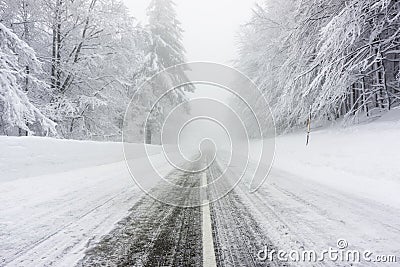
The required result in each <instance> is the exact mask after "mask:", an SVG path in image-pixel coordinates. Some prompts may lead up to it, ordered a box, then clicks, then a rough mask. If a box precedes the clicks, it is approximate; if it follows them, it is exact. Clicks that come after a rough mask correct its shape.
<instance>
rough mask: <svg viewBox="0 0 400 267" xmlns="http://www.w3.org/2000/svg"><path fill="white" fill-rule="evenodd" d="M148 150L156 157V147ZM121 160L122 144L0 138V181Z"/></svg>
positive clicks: (37, 138)
mask: <svg viewBox="0 0 400 267" xmlns="http://www.w3.org/2000/svg"><path fill="white" fill-rule="evenodd" d="M131 146H132V149H135V146H138V145H136V144H132V145H131ZM148 151H149V153H151V154H157V153H160V148H159V147H157V146H149V149H148ZM123 160H124V155H123V146H122V143H112V142H104V143H100V142H88V141H71V140H59V139H53V138H41V137H6V136H0V182H2V181H3V182H4V181H9V180H14V179H20V178H29V177H35V176H39V175H44V174H50V173H58V172H65V171H70V170H73V169H79V168H86V167H90V166H99V165H104V164H109V163H114V162H120V161H123Z"/></svg>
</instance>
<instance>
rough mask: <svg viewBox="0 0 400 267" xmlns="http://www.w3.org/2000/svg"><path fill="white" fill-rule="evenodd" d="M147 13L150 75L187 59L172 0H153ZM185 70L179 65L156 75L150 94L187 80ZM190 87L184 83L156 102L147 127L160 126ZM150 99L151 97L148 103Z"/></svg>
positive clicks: (191, 88) (151, 129) (184, 98)
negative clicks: (165, 72)
mask: <svg viewBox="0 0 400 267" xmlns="http://www.w3.org/2000/svg"><path fill="white" fill-rule="evenodd" d="M147 15H148V16H149V25H148V30H149V32H150V33H151V36H152V42H151V44H150V46H149V57H148V58H149V62H148V68H149V69H148V72H149V73H150V74H151V76H152V75H155V74H157V73H159V72H161V71H163V70H165V69H167V68H169V67H173V66H176V65H180V64H184V63H185V62H186V57H185V54H186V51H185V48H184V46H183V29H182V28H181V23H180V22H179V20H178V19H177V14H176V11H175V3H174V2H173V1H172V0H152V1H151V3H150V6H149V7H148V13H147ZM185 70H186V69H185V68H181V69H180V71H179V72H178V73H175V74H163V75H161V76H159V77H158V79H157V82H156V84H153V85H152V87H153V88H152V91H153V92H152V93H151V95H152V96H155V97H159V96H161V95H162V94H163V93H165V92H163V91H165V89H168V90H169V89H173V88H172V86H173V85H174V84H184V83H187V82H188V78H187V77H186V75H185V73H184V71H185ZM160 90H161V91H160ZM193 90H194V86H193V85H185V86H182V87H180V88H176V89H175V90H172V91H171V92H170V93H168V94H167V95H166V97H165V99H163V100H162V101H160V103H159V105H157V107H156V108H154V109H153V110H152V114H151V116H150V124H151V126H149V125H147V127H146V128H147V131H153V132H154V131H157V130H159V127H160V126H161V124H162V121H163V120H164V119H165V115H166V114H167V113H168V111H169V110H170V109H171V108H172V107H175V106H176V105H177V104H180V103H183V102H185V101H186V96H185V93H184V91H193ZM148 93H149V92H148ZM153 100H154V99H153ZM152 102H153V101H150V103H152ZM153 104H154V103H153ZM149 108H150V109H151V108H152V107H149ZM146 135H147V136H148V139H150V138H151V137H150V134H149V133H146Z"/></svg>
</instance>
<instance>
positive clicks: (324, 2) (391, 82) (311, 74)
mask: <svg viewBox="0 0 400 267" xmlns="http://www.w3.org/2000/svg"><path fill="white" fill-rule="evenodd" d="M236 65H237V67H238V68H239V69H240V70H241V71H243V72H244V73H245V74H247V75H248V76H249V77H250V78H251V79H253V80H254V81H255V83H256V84H257V85H258V86H259V87H260V88H261V90H262V92H263V93H264V95H265V96H266V98H267V99H268V100H269V103H270V104H271V109H272V113H273V115H274V118H275V123H276V126H277V128H278V130H279V131H286V130H289V129H292V128H294V127H302V126H303V125H304V123H305V122H307V120H308V118H309V117H310V115H311V118H312V120H313V121H314V122H315V123H318V124H320V123H326V122H329V121H341V122H342V123H344V125H348V124H353V123H358V122H360V121H365V120H368V119H369V118H374V117H376V116H379V115H380V114H383V113H384V112H386V111H388V110H390V109H393V108H395V107H398V106H399V104H400V71H399V67H400V2H399V1H397V0H286V1H281V0H268V1H265V0H264V1H263V3H260V4H259V5H257V7H256V8H255V9H254V12H253V17H252V19H251V21H249V22H248V23H247V24H246V25H244V26H243V27H242V29H241V31H240V57H239V59H238V60H237V62H236ZM260 108H264V109H265V108H266V107H260Z"/></svg>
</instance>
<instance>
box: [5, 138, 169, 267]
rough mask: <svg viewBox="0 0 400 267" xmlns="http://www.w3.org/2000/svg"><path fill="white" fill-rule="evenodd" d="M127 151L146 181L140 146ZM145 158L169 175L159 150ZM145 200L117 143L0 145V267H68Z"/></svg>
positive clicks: (13, 141) (17, 141)
mask: <svg viewBox="0 0 400 267" xmlns="http://www.w3.org/2000/svg"><path fill="white" fill-rule="evenodd" d="M129 146H130V147H129V149H130V151H131V152H133V153H130V155H131V157H130V158H129V159H128V160H132V161H134V162H135V166H136V167H137V169H136V172H135V173H136V174H138V175H142V176H144V177H146V175H147V173H148V170H147V169H146V168H145V167H143V166H147V165H146V164H144V163H145V162H146V161H147V159H146V158H137V157H136V154H135V153H134V152H135V149H137V148H139V146H141V145H137V144H130V145H129ZM138 151H139V150H138ZM148 152H149V153H150V154H151V155H152V156H151V159H152V163H153V164H154V166H155V167H156V168H157V170H158V171H159V172H160V174H161V175H166V174H167V173H168V172H169V171H171V167H170V166H169V164H168V163H167V161H166V159H165V158H164V157H163V156H162V154H160V152H161V149H160V147H157V146H149V147H148ZM137 155H139V153H138V154H137ZM143 196H144V193H143V192H142V191H141V190H140V189H139V188H138V187H137V186H136V185H135V183H134V181H133V180H132V177H131V175H130V174H129V172H128V169H127V166H126V163H125V160H124V155H123V149H122V144H120V143H99V142H81V141H66V140H57V139H50V138H33V137H24V138H16V137H0V203H2V205H1V206H0V240H2V242H1V244H0V265H1V266H4V265H7V266H27V265H30V266H49V265H58V266H73V265H74V263H75V262H76V261H78V260H79V259H80V258H81V257H83V255H84V252H85V250H86V249H87V248H88V246H90V245H91V244H94V243H96V242H97V241H98V240H99V239H100V238H101V237H102V236H103V235H105V234H106V233H108V232H109V231H110V230H111V229H112V228H113V227H114V224H115V223H116V222H118V221H120V220H121V219H122V218H123V217H125V216H126V215H127V214H128V212H129V209H130V208H132V206H133V205H134V204H135V203H136V202H137V201H138V200H140V199H141V198H142V197H143Z"/></svg>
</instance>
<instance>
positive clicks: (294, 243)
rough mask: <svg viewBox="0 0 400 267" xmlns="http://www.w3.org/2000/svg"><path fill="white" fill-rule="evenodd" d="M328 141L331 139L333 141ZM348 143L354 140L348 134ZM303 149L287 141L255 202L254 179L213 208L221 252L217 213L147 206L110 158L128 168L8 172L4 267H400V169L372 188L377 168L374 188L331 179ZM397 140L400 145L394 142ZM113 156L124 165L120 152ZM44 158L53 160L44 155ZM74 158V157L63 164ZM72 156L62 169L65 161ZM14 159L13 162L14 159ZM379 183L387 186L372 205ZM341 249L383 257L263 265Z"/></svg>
mask: <svg viewBox="0 0 400 267" xmlns="http://www.w3.org/2000/svg"><path fill="white" fill-rule="evenodd" d="M325 135H327V134H326V133H321V137H324V136H325ZM342 135H343V136H345V137H346V138H348V136H347V135H345V133H343V134H342ZM386 136H387V135H386ZM300 137H301V136H300ZM300 137H299V138H300ZM317 137H318V136H317V135H316V134H315V135H314V140H313V141H314V143H316V145H315V148H319V146H317V145H318V143H317V141H318V140H317ZM339 137H340V136H339ZM297 138H298V137H297V136H293V137H285V139H284V141H285V142H284V144H287V145H285V146H283V145H281V147H280V150H279V151H278V152H279V155H280V157H279V158H278V161H277V162H276V163H275V165H274V167H273V168H272V172H271V174H270V176H269V177H268V179H267V181H266V183H265V184H264V185H263V186H262V187H261V188H260V189H259V190H258V191H257V192H256V193H253V194H250V193H249V192H248V191H249V190H248V187H247V186H246V181H245V180H244V181H243V183H239V184H238V185H237V186H236V187H234V188H233V190H232V191H231V192H230V193H229V194H228V195H226V196H225V197H223V198H221V199H220V200H219V201H216V202H213V203H211V204H210V205H209V211H210V214H209V215H210V220H209V224H210V225H209V229H211V232H212V235H210V236H211V240H212V242H211V246H210V240H207V238H206V239H205V238H204V232H205V229H206V228H207V227H205V225H204V222H205V221H207V220H205V219H204V218H207V216H204V212H205V211H207V209H205V208H200V207H198V208H180V207H174V206H169V205H165V204H162V203H160V202H158V201H156V200H154V199H153V198H151V197H149V196H146V195H145V194H144V193H143V192H141V190H140V189H139V188H138V187H137V186H136V185H135V184H134V183H133V181H132V179H131V177H130V175H129V173H128V171H127V170H126V164H125V162H123V161H121V160H122V159H119V158H118V157H117V156H111V155H110V159H111V160H112V162H116V163H109V164H104V162H99V163H100V164H96V165H94V164H95V161H93V162H91V163H85V162H82V164H81V166H78V165H77V166H76V167H77V168H76V169H71V167H70V166H68V169H71V170H69V171H64V172H63V170H62V172H52V173H49V174H45V175H41V174H40V173H39V172H35V171H33V174H32V177H26V175H25V173H23V174H21V177H22V176H24V177H26V178H14V179H11V178H12V177H16V176H15V175H14V174H13V173H14V172H16V171H17V170H18V169H17V168H15V170H16V171H14V169H10V170H9V169H6V168H4V169H2V170H3V174H2V177H6V178H7V177H9V178H10V179H8V178H7V179H5V181H4V182H1V183H0V203H1V207H0V208H1V210H0V240H1V243H0V266H75V265H78V266H98V265H100V264H102V265H104V266H123V265H133V266H135V265H136V266H160V265H164V266H182V265H189V266H205V265H203V262H204V259H205V257H206V256H209V255H207V254H206V255H203V251H210V250H209V249H210V247H211V251H212V250H214V255H213V256H214V257H207V258H208V259H211V261H212V260H214V261H215V266H285V265H287V266H398V264H399V262H400V259H399V255H400V249H399V246H398V244H400V221H399V219H398V218H400V206H399V203H398V201H396V200H397V199H398V198H397V197H396V196H395V195H394V193H393V192H399V191H398V190H399V186H398V183H397V182H396V181H395V179H396V177H397V176H396V175H397V173H398V171H396V170H397V169H396V168H397V167H396V166H397V165H393V175H391V177H393V180H391V181H390V180H388V179H386V180H385V179H384V178H385V177H386V176H382V175H380V176H379V177H380V180H377V179H375V180H374V181H376V182H375V183H371V178H372V177H373V175H374V172H376V173H378V174H380V173H382V168H383V167H382V168H380V166H381V165H374V167H373V168H371V169H370V171H369V172H370V173H371V174H372V175H371V177H368V176H366V175H364V173H362V174H360V175H359V174H358V173H356V171H359V170H362V168H361V167H360V168H355V169H353V170H354V173H350V172H349V171H348V170H347V169H346V167H347V165H343V164H342V162H341V161H335V162H330V164H328V165H327V166H328V167H329V168H328V167H325V165H324V164H325V163H326V160H325V159H324V153H325V152H324V151H322V152H323V153H322V152H321V153H320V150H319V149H315V150H307V151H305V152H302V150H301V149H300V148H297V147H296V144H299V143H300V142H299V140H297ZM359 138H360V137H357V139H359ZM386 138H388V137H386ZM393 138H397V135H395V134H393ZM292 139H293V141H292ZM17 141H18V142H20V141H19V139H18V140H17V139H15V140H14V139H10V140H8V139H7V142H11V143H15V142H17ZM29 141H30V143H33V142H32V140H29ZM33 141H35V140H33ZM356 141H357V140H356V139H354V140H352V144H351V146H350V145H349V149H348V152H347V150H344V148H346V147H342V150H340V151H338V152H340V153H341V154H344V153H346V154H345V155H347V153H348V154H349V155H351V153H353V149H354V147H355V145H354V143H356ZM281 143H283V142H281ZM314 143H313V144H314ZM324 144H326V142H324ZM89 145H90V146H94V147H96V146H99V147H102V145H101V144H89ZM79 146H82V153H86V154H87V153H88V152H86V151H84V147H85V146H86V144H79ZM107 146H109V147H110V148H112V150H113V151H114V150H115V155H119V153H120V152H119V149H118V148H119V145H118V144H116V145H112V144H110V145H107ZM114 146H115V148H114ZM299 146H300V145H299ZM332 146H335V144H332ZM7 147H9V145H7V146H5V149H4V151H7V150H6V149H7ZM63 147H66V148H67V147H68V148H69V147H70V146H64V145H63ZM103 149H104V147H103ZM396 149H397V148H396ZM286 150H287V151H286ZM330 150H331V152H330V154H329V155H334V153H335V151H336V150H334V147H332V148H330ZM38 151H39V152H38V154H40V155H42V153H43V152H42V150H38ZM49 151H51V150H49ZM88 151H90V150H89V149H88ZM296 151H298V153H300V152H301V153H304V155H307V157H305V156H302V155H303V154H295V153H294V152H296ZM24 153H25V152H24ZM96 153H97V152H96ZM65 154H67V155H69V154H68V153H64V154H63V155H61V154H60V155H61V156H62V157H65ZM70 154H71V155H72V153H70ZM360 154H361V153H360ZM292 155H295V156H292ZM0 156H1V155H0ZM61 156H60V159H59V162H63V161H64V160H63V158H62V157H61ZM46 157H48V158H49V160H44V159H43V156H41V157H39V156H38V157H37V160H36V158H35V157H32V158H31V159H32V166H36V165H37V164H38V163H40V162H48V163H49V166H50V167H52V168H54V171H55V170H56V168H57V165H55V166H53V165H50V163H52V161H54V160H55V158H54V154H53V153H49V155H48V156H47V155H46ZM376 157H378V156H376ZM3 158H4V159H6V152H4V157H3ZM83 158H84V157H83V156H82V159H83ZM86 158H88V159H91V160H92V158H91V157H86ZM50 159H51V160H52V161H50ZM154 159H155V162H158V168H159V169H162V168H164V171H163V172H162V173H163V175H166V177H167V178H168V179H169V180H170V181H172V182H173V183H175V184H179V185H183V186H185V187H187V188H193V187H198V186H199V185H200V183H201V181H202V179H204V175H203V174H201V173H198V174H192V175H189V174H182V173H180V172H179V171H173V170H172V169H171V167H168V166H167V165H168V164H167V163H166V162H165V160H164V159H163V158H158V156H155V158H154ZM157 159H158V160H157ZM378 159H379V158H378ZM378 159H376V158H372V159H371V160H373V161H376V160H378ZM141 160H143V159H140V158H139V159H135V164H136V166H137V167H138V168H140V166H142V165H143V164H142V163H141ZM358 161H359V162H358ZM3 162H6V161H3ZM96 162H97V161H96ZM309 162H312V163H313V164H310V163H309ZM78 163H79V162H75V163H74V164H78ZM361 163H362V160H361V159H354V160H353V165H354V164H361ZM41 164H43V163H41ZM102 164H104V165H102ZM84 165H88V166H89V167H82V166H84ZM18 166H20V164H19V165H18ZM18 166H17V165H16V167H18ZM61 166H63V165H61ZM382 166H384V165H382ZM366 167H368V166H366ZM25 168H27V169H28V168H30V167H29V166H28V167H25ZM46 168H47V167H46ZM52 168H47V169H50V170H53V169H52ZM65 168H66V169H67V167H65ZM145 171H146V170H143V173H145ZM24 172H27V170H26V169H24ZM220 172H221V168H220V167H219V166H218V165H212V166H211V168H209V169H208V170H207V180H208V182H209V183H210V182H212V180H213V179H214V177H218V176H219V174H220ZM167 174H168V175H167ZM38 175H39V176H38ZM226 178H227V179H224V180H223V183H218V186H211V187H210V188H209V190H208V192H207V193H208V196H209V197H210V198H212V199H213V198H214V197H215V195H216V194H217V195H219V192H221V191H225V189H226V188H231V187H232V182H231V181H230V179H229V176H228V177H226ZM361 178H362V179H361ZM358 181H364V182H365V184H358ZM356 182H357V183H356ZM371 184H373V185H375V186H374V187H372V188H371V189H370V190H369V191H366V192H367V193H365V194H363V190H366V188H367V187H368V186H369V185H371ZM387 185H390V186H387ZM350 187H354V190H350V189H351V188H350ZM152 193H153V195H155V196H160V197H161V198H163V199H165V198H168V197H169V196H170V197H174V198H176V197H177V196H179V200H180V204H182V205H186V204H190V203H193V202H195V201H197V200H198V198H199V197H200V194H197V193H196V194H193V190H188V192H187V193H186V194H185V193H183V194H182V193H181V194H179V195H178V194H177V193H176V192H171V191H168V190H165V189H163V188H159V187H155V188H154V189H153V191H152ZM339 239H344V240H346V241H347V243H348V249H351V250H358V251H361V252H363V251H365V250H368V251H370V252H372V255H371V261H370V262H365V261H363V262H361V263H353V262H346V261H338V260H336V261H333V260H330V259H325V260H324V261H321V262H311V263H310V262H292V261H290V260H289V261H288V262H285V261H282V260H281V261H279V260H278V259H277V258H276V257H275V258H274V260H273V261H272V262H270V261H268V260H267V261H262V260H260V259H258V257H257V256H258V254H259V252H260V250H262V249H264V248H265V246H267V247H268V248H269V249H275V250H278V249H279V250H283V251H288V252H289V251H292V250H295V251H300V252H302V251H307V250H314V251H316V252H317V253H322V251H323V250H327V249H329V248H330V247H332V248H337V241H338V240H339ZM205 240H206V241H207V242H208V243H207V244H206V243H205ZM382 255H388V256H391V255H395V256H396V257H397V258H396V260H397V263H388V262H385V263H382V262H380V263H378V262H374V260H376V259H377V257H378V256H382Z"/></svg>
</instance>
